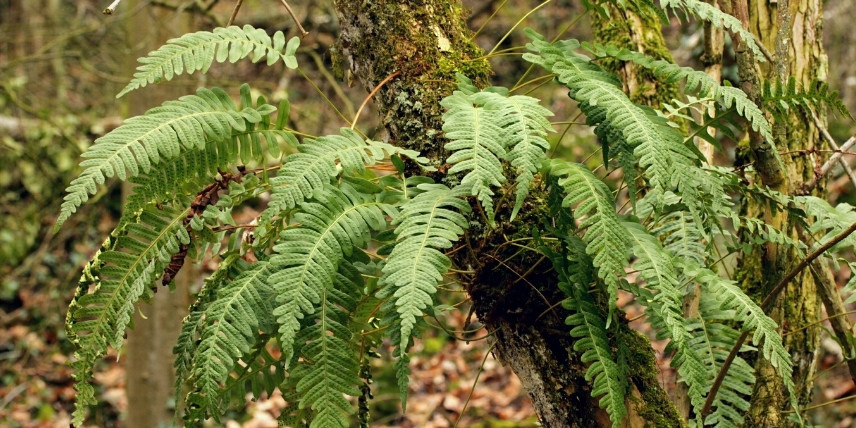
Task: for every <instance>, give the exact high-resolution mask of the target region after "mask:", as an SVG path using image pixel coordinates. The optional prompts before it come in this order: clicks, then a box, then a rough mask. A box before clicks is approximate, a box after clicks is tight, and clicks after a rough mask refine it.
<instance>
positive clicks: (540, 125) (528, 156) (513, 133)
mask: <svg viewBox="0 0 856 428" xmlns="http://www.w3.org/2000/svg"><path fill="white" fill-rule="evenodd" d="M489 103H490V108H492V109H495V111H496V115H497V116H498V119H499V120H498V122H497V123H498V124H499V126H500V128H502V131H503V138H502V141H503V143H504V144H505V146H506V147H510V148H511V150H510V151H508V152H507V153H506V156H505V159H506V160H508V161H509V162H511V166H512V167H514V169H515V173H516V177H515V186H516V189H515V192H514V194H515V201H514V208H513V209H512V211H511V217H510V218H509V221H511V220H514V218H515V217H517V213H518V212H519V211H520V208H521V207H522V206H523V200H524V199H525V198H526V195H528V194H529V188H530V187H531V186H532V182H533V181H534V180H535V173H536V172H538V170H539V169H540V168H541V163H542V161H543V160H544V158H545V153H546V151H547V150H548V149H549V148H550V143H548V142H547V139H546V137H547V133H548V132H551V131H552V130H553V127H552V126H551V125H550V121H549V120H548V119H547V118H548V117H550V116H553V112H551V111H550V110H547V109H546V108H544V107H543V106H541V104H539V101H538V99H537V98H532V97H527V96H523V95H514V96H508V94H507V93H504V92H503V93H498V94H496V96H492V97H491V100H490V101H489Z"/></svg>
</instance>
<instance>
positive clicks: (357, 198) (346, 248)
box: [269, 162, 396, 361]
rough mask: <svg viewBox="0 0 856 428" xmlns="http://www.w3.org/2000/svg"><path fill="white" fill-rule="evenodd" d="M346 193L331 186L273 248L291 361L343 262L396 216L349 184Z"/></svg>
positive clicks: (283, 336)
mask: <svg viewBox="0 0 856 428" xmlns="http://www.w3.org/2000/svg"><path fill="white" fill-rule="evenodd" d="M343 163H344V162H343ZM342 188H343V189H344V190H345V191H344V192H343V191H342V190H339V189H338V188H334V187H332V186H329V185H327V186H326V187H324V188H322V189H321V190H319V191H317V192H316V193H315V195H314V200H310V201H307V202H304V203H302V204H301V206H300V211H299V212H298V213H297V214H296V215H295V216H294V221H295V222H297V223H298V224H299V225H298V226H294V227H290V228H288V229H286V230H285V231H283V232H282V233H281V234H280V238H279V241H278V242H279V243H278V244H277V245H275V246H274V250H275V251H276V252H277V254H276V255H274V256H273V257H272V258H271V259H270V270H271V275H270V278H269V282H270V284H271V285H272V286H273V287H274V289H275V290H276V294H277V296H278V297H277V299H278V302H279V305H278V306H277V307H276V309H275V310H274V311H273V314H274V315H275V316H276V317H277V323H278V325H279V335H280V341H281V346H282V352H283V355H284V357H283V358H284V359H285V360H286V361H288V360H290V359H291V356H292V355H293V352H294V339H295V334H296V333H297V332H298V331H299V330H300V319H302V318H303V317H304V315H305V314H311V313H314V311H315V307H316V305H317V304H318V303H319V302H320V299H321V294H322V293H323V292H324V290H326V289H327V288H329V287H330V286H331V285H332V283H333V280H334V279H335V278H336V272H337V271H338V269H339V265H340V264H341V263H342V260H344V258H345V257H347V256H350V255H351V254H352V252H354V251H355V250H354V249H355V248H361V247H363V246H364V245H365V244H366V243H367V242H368V240H369V238H370V234H371V231H372V230H382V229H384V228H385V227H386V224H387V222H386V215H390V216H391V217H392V216H394V215H395V214H396V213H395V211H394V209H393V208H391V207H390V206H388V205H385V204H382V203H378V202H375V201H374V199H373V198H372V197H371V196H372V195H364V194H361V193H358V192H355V191H348V189H347V185H345V184H343V185H342Z"/></svg>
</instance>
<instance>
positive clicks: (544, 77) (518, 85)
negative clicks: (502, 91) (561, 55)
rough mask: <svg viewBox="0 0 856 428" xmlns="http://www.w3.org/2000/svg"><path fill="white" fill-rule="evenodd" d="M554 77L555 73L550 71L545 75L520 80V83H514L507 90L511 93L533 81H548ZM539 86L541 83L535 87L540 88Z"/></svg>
mask: <svg viewBox="0 0 856 428" xmlns="http://www.w3.org/2000/svg"><path fill="white" fill-rule="evenodd" d="M554 77H556V75H555V74H553V73H550V74H548V75H546V76H540V77H535V78H532V79H529V80H527V81H525V82H522V83H520V82H518V84H517V85H515V86H514V87H513V88H511V89H509V90H508V93H510V94H513V93H514V92H516V91H517V90H518V89H520V88H522V87H524V86H528V85H531V84H533V83H535V82H542V81H547V82H550V81H551V80H552V79H553V78H554ZM540 87H541V85H538V86H537V88H540Z"/></svg>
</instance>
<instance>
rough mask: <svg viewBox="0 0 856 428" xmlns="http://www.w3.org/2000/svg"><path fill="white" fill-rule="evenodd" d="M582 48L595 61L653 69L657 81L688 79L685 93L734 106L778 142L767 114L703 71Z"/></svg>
mask: <svg viewBox="0 0 856 428" xmlns="http://www.w3.org/2000/svg"><path fill="white" fill-rule="evenodd" d="M581 46H582V47H583V48H584V49H586V50H587V51H588V52H590V53H591V54H592V55H594V56H595V58H616V59H619V60H621V61H629V62H632V63H634V64H637V65H640V66H642V67H645V68H647V69H649V70H651V72H652V73H653V74H654V76H655V77H656V78H658V79H662V80H664V81H665V82H669V83H671V82H675V81H678V80H685V81H686V85H685V86H684V90H685V91H687V92H697V93H699V95H700V96H710V97H713V99H714V100H715V101H716V102H717V103H718V104H719V105H721V106H722V107H724V108H725V109H730V108H732V107H733V108H734V110H735V111H736V112H737V113H738V114H739V115H741V116H743V117H744V118H746V120H748V121H749V123H750V124H751V126H752V129H754V130H755V131H757V132H759V133H760V134H761V135H762V136H763V137H764V139H765V140H767V141H769V142H771V143H772V142H773V141H774V140H773V134H772V128H771V127H770V123H769V122H767V119H766V118H765V117H764V112H762V111H761V109H759V108H758V106H757V105H755V103H754V102H752V100H750V99H749V97H748V96H747V95H746V93H745V92H743V91H741V90H740V89H737V88H733V87H731V86H720V84H719V82H717V81H715V80H713V79H712V78H710V76H708V75H707V73H705V72H703V71H697V70H693V69H692V68H690V67H681V66H679V65H677V64H673V63H671V62H668V61H663V60H658V59H655V58H652V57H650V56H648V55H645V54H642V53H639V52H634V51H630V50H627V49H620V48H618V47H615V46H605V45H601V44H596V43H583V44H582V45H581Z"/></svg>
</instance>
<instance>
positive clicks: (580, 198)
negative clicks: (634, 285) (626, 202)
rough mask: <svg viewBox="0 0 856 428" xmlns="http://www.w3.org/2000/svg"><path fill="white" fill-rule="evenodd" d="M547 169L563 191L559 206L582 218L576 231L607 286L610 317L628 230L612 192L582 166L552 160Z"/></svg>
mask: <svg viewBox="0 0 856 428" xmlns="http://www.w3.org/2000/svg"><path fill="white" fill-rule="evenodd" d="M548 168H549V174H550V175H553V176H555V177H558V178H559V182H558V183H559V185H560V186H561V187H562V188H564V189H565V192H566V196H565V198H564V200H563V201H562V206H563V207H565V208H573V210H574V217H575V218H577V219H582V220H581V223H580V225H579V228H580V229H584V230H586V232H585V240H586V242H587V243H588V246H587V247H586V253H588V254H589V255H590V256H591V257H592V261H593V263H594V265H595V266H596V267H597V275H598V277H600V278H601V279H602V280H603V282H604V283H606V285H607V291H608V293H609V307H610V316H611V315H612V310H613V309H614V308H615V304H616V301H617V299H618V283H619V278H622V277H623V276H624V265H625V264H626V263H627V231H626V230H625V229H624V226H623V225H622V223H621V221H619V219H618V214H617V213H616V212H615V202H614V201H613V199H612V192H610V190H609V188H608V187H607V186H606V184H604V183H603V182H602V181H600V180H598V178H597V177H595V176H594V174H592V173H591V171H589V170H588V169H587V168H586V167H585V166H584V165H580V164H577V163H570V162H565V161H562V160H557V159H555V160H553V161H552V162H551V163H550V164H549V167H548Z"/></svg>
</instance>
